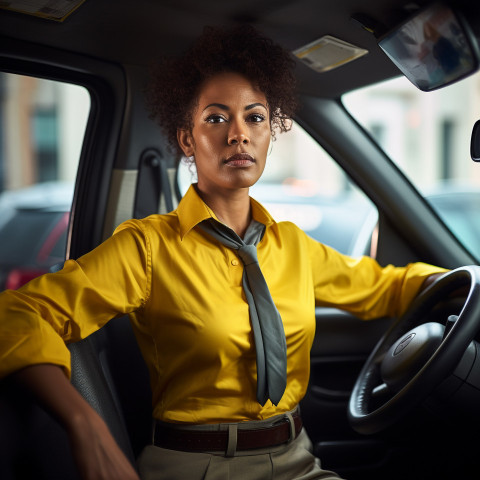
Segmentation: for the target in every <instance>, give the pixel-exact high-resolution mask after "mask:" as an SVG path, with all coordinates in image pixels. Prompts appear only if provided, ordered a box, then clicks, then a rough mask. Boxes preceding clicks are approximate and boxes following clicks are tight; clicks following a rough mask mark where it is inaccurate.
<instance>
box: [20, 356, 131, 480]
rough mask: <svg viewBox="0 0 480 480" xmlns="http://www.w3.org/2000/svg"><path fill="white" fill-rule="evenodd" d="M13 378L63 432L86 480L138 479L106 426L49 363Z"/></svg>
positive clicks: (60, 373) (27, 369)
mask: <svg viewBox="0 0 480 480" xmlns="http://www.w3.org/2000/svg"><path fill="white" fill-rule="evenodd" d="M13 377H14V379H15V380H16V381H17V382H18V383H19V384H20V385H21V386H22V387H23V388H26V389H27V390H28V391H30V392H31V393H32V394H33V395H34V396H35V398H36V399H38V401H39V402H40V404H41V405H42V406H43V407H44V408H45V409H46V410H47V411H49V412H50V413H51V414H52V415H53V416H54V417H55V418H56V419H57V420H58V421H59V422H60V423H61V424H62V425H63V426H64V428H65V429H66V431H67V433H68V436H69V438H70V444H71V448H72V453H73V456H74V458H75V462H76V464H77V467H78V469H79V471H80V473H81V476H82V478H84V479H85V480H103V479H105V480H107V479H108V480H110V479H112V478H115V479H118V480H139V477H138V475H137V473H136V472H135V469H134V468H133V467H132V465H131V464H130V462H129V460H128V459H127V458H126V456H125V455H124V453H123V452H122V450H121V449H120V447H119V446H118V445H117V443H116V441H115V439H114V438H113V437H112V434H111V433H110V431H109V429H108V427H107V425H106V424H105V422H104V421H103V419H102V418H101V417H100V416H99V415H98V413H97V412H96V411H95V410H94V409H93V408H92V407H91V406H90V405H89V404H88V403H87V402H86V400H85V399H84V398H83V397H82V396H81V395H80V393H78V391H77V390H76V389H75V387H74V386H73V385H72V384H71V383H70V381H69V380H68V378H67V377H66V376H65V373H64V372H63V371H62V369H61V368H60V367H58V366H56V365H52V364H40V365H32V366H28V367H25V368H23V369H21V370H19V371H18V372H16V373H14V374H13Z"/></svg>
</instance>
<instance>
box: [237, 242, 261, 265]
mask: <svg viewBox="0 0 480 480" xmlns="http://www.w3.org/2000/svg"><path fill="white" fill-rule="evenodd" d="M237 252H238V256H239V257H240V258H241V259H242V262H243V264H244V265H245V266H247V265H251V264H252V263H258V257H257V247H256V246H255V245H242V246H241V247H240V248H239V249H238V250H237Z"/></svg>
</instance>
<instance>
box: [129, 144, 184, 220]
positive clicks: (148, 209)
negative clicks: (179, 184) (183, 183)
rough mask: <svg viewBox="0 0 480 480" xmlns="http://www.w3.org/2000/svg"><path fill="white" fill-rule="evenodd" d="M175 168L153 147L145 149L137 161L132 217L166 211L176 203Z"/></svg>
mask: <svg viewBox="0 0 480 480" xmlns="http://www.w3.org/2000/svg"><path fill="white" fill-rule="evenodd" d="M175 181H176V169H175V168H169V167H168V162H167V159H166V158H164V157H163V155H162V154H161V153H160V152H159V151H158V150H156V149H154V148H149V149H147V150H145V151H144V152H143V153H142V155H141V157H140V162H139V168H138V179H137V190H136V196H135V206H134V218H143V217H146V216H148V215H151V214H154V213H168V212H171V211H172V210H174V209H175V208H176V207H177V205H178V200H177V195H176V193H177V190H176V189H175Z"/></svg>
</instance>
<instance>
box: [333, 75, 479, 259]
mask: <svg viewBox="0 0 480 480" xmlns="http://www.w3.org/2000/svg"><path fill="white" fill-rule="evenodd" d="M479 87H480V75H479V74H477V75H474V76H472V77H469V78H467V79H464V80H462V81H461V82H458V83H455V84H452V85H450V86H448V87H446V88H443V89H440V90H437V91H434V92H428V93H425V92H421V91H420V90H418V89H416V88H415V87H414V86H413V85H412V84H411V83H410V82H409V81H408V80H407V79H406V78H404V77H401V78H396V79H393V80H389V81H386V82H384V83H379V84H377V85H374V86H371V87H368V88H364V89H360V90H357V91H354V92H351V93H348V94H346V95H344V96H343V98H342V100H343V102H344V105H345V107H346V108H347V109H348V110H349V112H350V113H351V114H352V115H353V116H354V117H355V118H356V119H357V120H358V121H359V123H361V124H362V125H363V127H364V128H365V129H366V130H368V131H369V132H370V134H371V135H372V137H373V138H374V139H375V140H376V141H377V143H378V144H379V145H380V146H381V147H382V148H383V150H384V151H385V152H386V153H387V155H389V157H390V158H391V159H392V160H393V161H394V162H395V163H396V164H397V166H398V167H399V168H400V169H401V170H402V171H403V172H404V173H405V175H406V176H407V177H408V178H409V179H410V181H411V182H412V183H413V184H414V185H415V186H416V187H417V189H418V190H419V192H420V193H421V194H422V195H423V196H424V197H425V199H426V200H427V201H428V202H429V203H430V205H431V206H432V207H433V209H434V210H435V211H436V212H437V214H438V215H439V217H440V218H441V219H442V220H443V221H444V222H445V224H446V225H447V227H449V228H450V230H451V231H452V232H453V233H454V234H455V235H456V236H457V238H458V239H459V240H460V241H461V242H462V243H463V244H464V246H465V247H466V248H467V249H468V250H469V251H470V253H472V254H473V255H474V256H475V257H476V258H477V259H480V217H479V211H480V210H479V208H478V207H479V206H480V170H479V165H477V164H475V163H474V162H473V161H472V160H471V158H470V136H471V132H472V127H473V125H474V123H475V121H476V120H478V119H479V118H480V102H479V95H480V88H479Z"/></svg>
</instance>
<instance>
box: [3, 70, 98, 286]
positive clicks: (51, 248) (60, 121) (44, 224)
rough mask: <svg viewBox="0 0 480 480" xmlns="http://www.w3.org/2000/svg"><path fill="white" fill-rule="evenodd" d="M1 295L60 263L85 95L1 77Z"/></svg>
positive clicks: (28, 79)
mask: <svg viewBox="0 0 480 480" xmlns="http://www.w3.org/2000/svg"><path fill="white" fill-rule="evenodd" d="M0 91H1V92H2V96H1V97H0V290H3V289H4V288H18V287H19V286H21V285H22V284H23V283H25V282H26V281H28V280H30V279H31V278H33V277H35V276H37V275H39V274H41V273H44V272H46V271H48V269H49V267H50V266H52V265H54V264H55V263H58V262H60V261H62V260H63V259H64V258H65V249H66V241H67V229H68V219H69V212H70V208H71V203H72V198H73V185H74V181H75V176H76V172H77V166H78V161H79V158H80V151H81V148H82V143H83V137H84V134H85V128H86V123H87V117H88V114H89V111H90V95H89V93H88V91H87V90H86V89H85V88H83V87H80V86H77V85H71V84H67V83H62V82H57V81H52V80H45V79H41V78H36V77H29V76H24V75H15V74H10V73H1V72H0Z"/></svg>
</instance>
